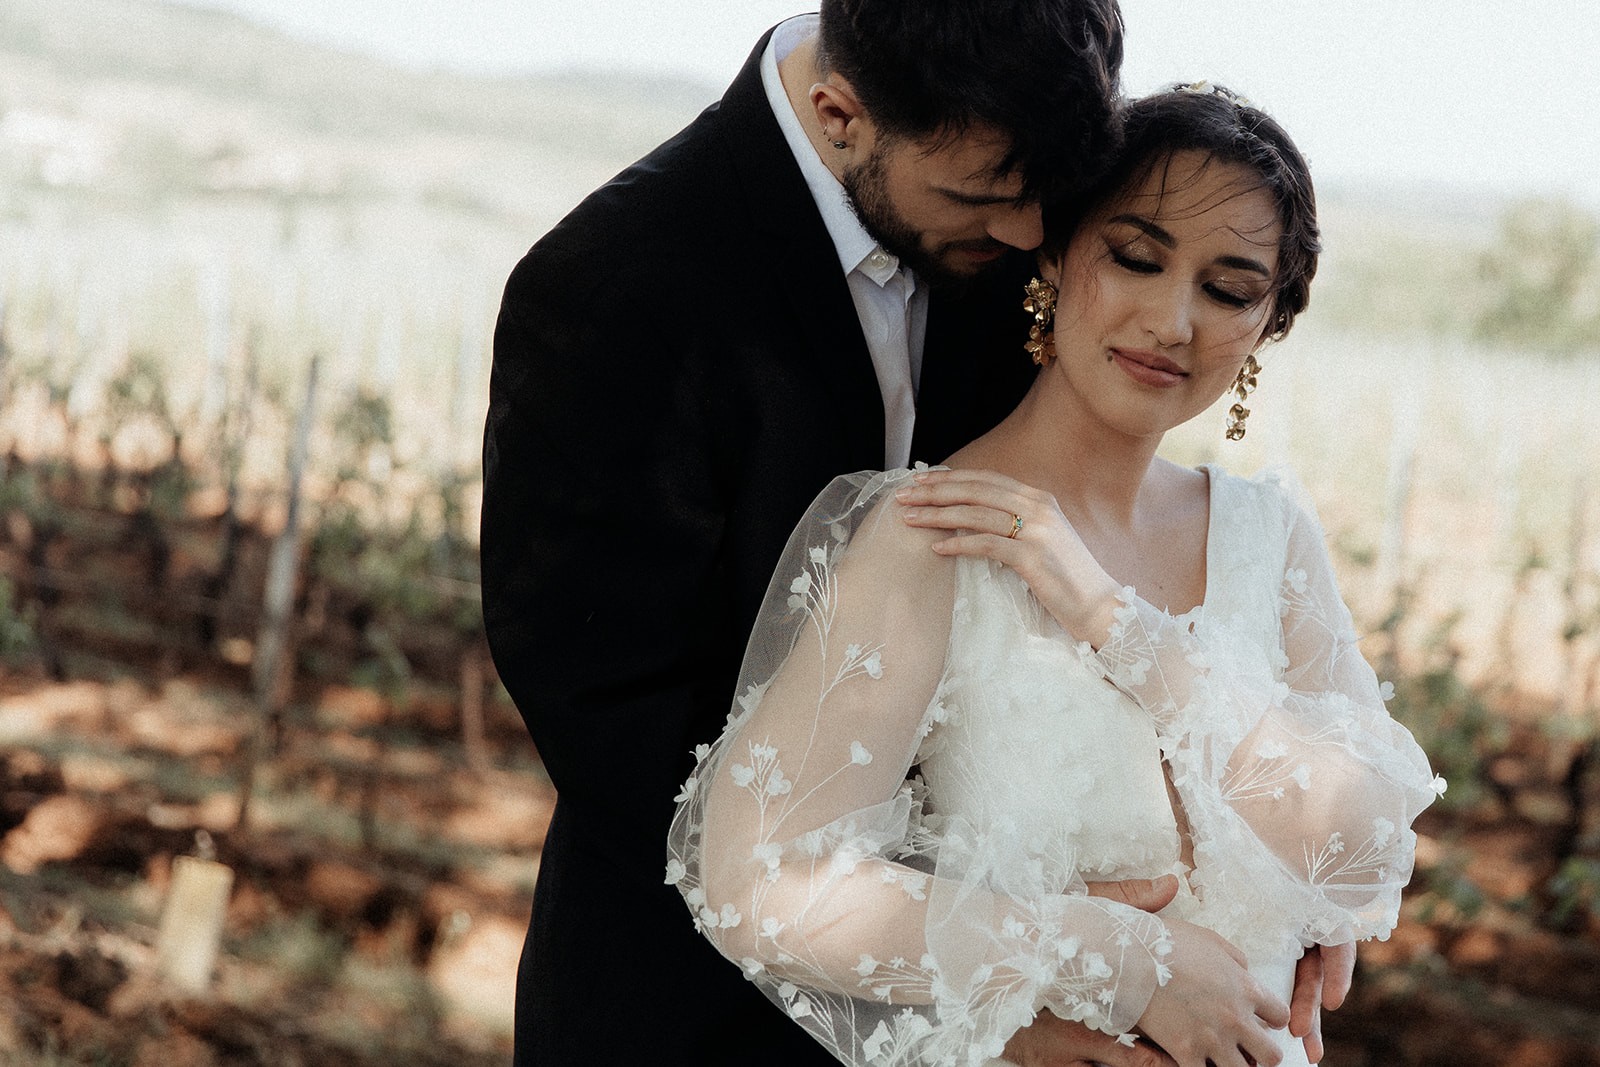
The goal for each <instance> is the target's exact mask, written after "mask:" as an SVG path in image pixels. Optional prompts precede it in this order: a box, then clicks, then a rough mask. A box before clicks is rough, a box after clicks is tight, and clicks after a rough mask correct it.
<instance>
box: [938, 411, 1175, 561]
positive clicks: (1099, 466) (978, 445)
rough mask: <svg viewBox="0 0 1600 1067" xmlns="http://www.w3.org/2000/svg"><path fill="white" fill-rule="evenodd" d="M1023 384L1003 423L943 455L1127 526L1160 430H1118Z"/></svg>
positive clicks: (1101, 521) (1101, 520)
mask: <svg viewBox="0 0 1600 1067" xmlns="http://www.w3.org/2000/svg"><path fill="white" fill-rule="evenodd" d="M1040 394H1041V390H1040V389H1038V388H1037V387H1036V388H1034V389H1032V390H1030V391H1029V392H1028V395H1027V396H1026V397H1024V398H1023V401H1022V403H1021V404H1019V405H1018V406H1017V408H1016V410H1015V411H1013V412H1012V413H1011V414H1010V415H1008V416H1007V417H1006V419H1005V421H1004V422H1002V423H1001V424H1000V425H999V426H996V427H995V428H994V429H993V430H990V431H989V432H988V433H986V434H984V435H983V436H982V437H980V438H978V439H977V440H976V441H974V442H972V443H971V444H970V445H968V446H966V447H965V448H963V449H961V451H959V452H957V453H956V454H955V455H954V456H952V457H951V458H950V463H951V465H952V466H958V467H990V468H993V469H995V470H999V471H1000V472H1001V473H1003V474H1007V475H1009V476H1011V477H1013V478H1016V479H1017V480H1018V481H1021V482H1024V483H1026V484H1027V485H1031V486H1033V487H1034V488H1036V489H1043V490H1044V491H1046V492H1048V493H1050V494H1052V495H1053V496H1054V497H1055V498H1056V500H1057V502H1058V503H1059V504H1060V505H1061V508H1062V510H1063V511H1064V512H1066V514H1067V517H1068V518H1070V519H1073V520H1074V521H1076V522H1083V521H1090V522H1093V523H1095V524H1096V525H1100V526H1106V527H1110V526H1116V527H1121V528H1123V529H1128V530H1131V529H1132V528H1133V526H1134V523H1135V512H1136V509H1137V504H1138V501H1139V498H1140V492H1141V489H1142V488H1143V487H1144V485H1145V480H1146V478H1147V476H1148V475H1149V473H1150V469H1151V464H1152V462H1153V461H1154V459H1155V455H1156V449H1157V448H1158V447H1159V446H1160V444H1161V436H1160V435H1156V436H1154V437H1130V436H1128V435H1126V434H1121V433H1117V432H1116V431H1114V430H1112V429H1110V428H1109V427H1107V426H1105V425H1104V424H1102V423H1100V422H1098V421H1097V420H1095V419H1094V418H1093V417H1092V416H1090V415H1089V414H1088V413H1087V412H1082V411H1077V412H1067V411H1063V410H1062V405H1061V404H1060V403H1059V398H1053V399H1050V400H1047V399H1046V398H1044V397H1042V396H1041V395H1040Z"/></svg>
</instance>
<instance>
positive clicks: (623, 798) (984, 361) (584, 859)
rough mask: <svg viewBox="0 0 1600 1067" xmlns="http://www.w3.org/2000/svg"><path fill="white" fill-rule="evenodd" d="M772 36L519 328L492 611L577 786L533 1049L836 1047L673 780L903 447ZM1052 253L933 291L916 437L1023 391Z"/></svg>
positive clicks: (496, 458)
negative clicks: (763, 625) (681, 831)
mask: <svg viewBox="0 0 1600 1067" xmlns="http://www.w3.org/2000/svg"><path fill="white" fill-rule="evenodd" d="M769 36H770V34H769ZM765 47H766V39H765V38H764V39H763V40H762V41H761V43H760V44H759V45H758V46H757V48H756V50H755V52H754V53H753V54H752V56H751V58H750V60H749V62H748V63H747V64H746V65H745V67H744V69H743V70H742V71H741V72H740V74H739V76H738V78H737V79H736V80H735V81H734V83H733V84H732V86H731V87H730V88H729V89H728V91H727V94H726V95H725V96H724V97H723V98H722V100H721V101H720V102H719V103H717V104H714V105H713V106H712V107H710V108H709V109H707V110H706V111H705V112H704V113H703V114H702V115H700V117H699V118H697V119H696V120H695V121H694V122H693V123H692V124H691V125H690V126H689V127H688V128H687V129H685V130H684V131H683V132H682V133H680V134H679V135H678V136H676V137H674V138H673V139H672V140H671V141H668V142H667V143H666V144H664V145H662V146H661V147H660V148H658V149H657V150H655V151H654V152H652V153H651V154H650V155H649V156H647V157H646V158H645V159H643V160H641V161H639V162H638V163H636V164H635V165H634V166H632V167H630V168H629V169H628V170H626V171H624V172H623V173H622V174H620V175H618V176H617V177H616V178H614V179H613V180H612V181H610V182H609V183H607V184H606V185H605V186H604V187H602V188H601V189H599V190H598V191H597V192H595V193H594V194H592V195H591V196H590V197H589V198H588V199H587V200H585V201H584V202H583V203H582V204H581V205H579V207H577V208H576V209H575V210H574V211H573V212H572V213H571V214H570V215H569V216H567V218H566V219H564V220H563V221H562V222H561V223H560V224H559V225H557V226H556V228H555V229H554V230H552V231H551V232H550V233H549V234H547V235H546V236H545V237H544V238H543V239H541V240H540V241H539V242H538V244H536V245H535V246H534V247H533V248H532V250H531V251H529V253H528V254H527V256H526V257H525V258H524V259H523V260H522V262H521V263H520V264H519V265H518V266H517V268H516V270H515V271H514V272H513V273H512V275H511V278H510V280H509V282H508V284H507V286H506V292H505V299H504V303H503V305H502V307H501V311H500V318H499V322H498V325H497V327H496V331H495V353H494V372H493V379H492V385H491V394H490V404H489V415H488V424H487V430H486V434H485V441H484V504H483V528H482V559H483V591H484V598H483V599H484V617H485V621H486V623H487V626H488V634H489V640H490V645H491V647H492V649H493V652H494V658H495V665H496V667H497V668H498V669H499V672H500V675H501V677H502V678H503V679H504V681H505V684H506V686H507V688H508V689H509V691H510V693H511V696H512V697H513V698H514V699H515V701H516V704H517V707H518V708H519V709H521V712H522V715H523V717H524V719H525V720H526V722H527V725H528V731H529V733H530V734H531V735H532V737H533V740H534V743H535V744H536V745H537V747H538V749H539V753H540V755H541V756H542V758H543V760H544V763H545V766H546V768H547V769H548V771H549V774H550V777H551V779H552V781H553V782H554V783H555V786H556V788H557V790H558V793H559V799H558V801H557V805H556V811H555V817H554V820H553V822H552V824H551V827H550V833H549V837H548V839H547V840H546V842H545V846H544V852H543V856H542V860H541V865H540V871H539V879H538V885H537V888H536V890H535V894H534V907H533V920H532V924H531V926H530V929H529V934H528V939H527V942H526V946H525V949H524V953H523V958H522V966H521V969H520V972H519V974H518V980H517V1036H516V1043H517V1059H516V1062H517V1063H518V1064H534V1063H537V1064H540V1065H557V1067H565V1065H568V1064H574V1065H576V1064H585V1065H587V1064H632V1063H639V1064H650V1065H652V1067H663V1065H673V1067H675V1065H683V1067H689V1065H693V1067H707V1065H714V1064H748V1063H753V1062H756V1061H757V1060H765V1061H766V1062H770V1063H778V1064H797V1065H803V1064H808V1063H815V1064H825V1063H830V1062H832V1061H831V1058H829V1057H828V1056H827V1055H826V1054H825V1053H824V1052H823V1051H822V1049H821V1047H820V1046H818V1045H816V1044H815V1043H814V1042H813V1041H812V1040H811V1039H810V1038H809V1037H807V1036H806V1035H805V1034H804V1033H803V1032H802V1031H801V1030H800V1029H799V1028H798V1027H797V1026H795V1025H794V1024H793V1023H791V1022H789V1021H788V1020H787V1019H786V1018H785V1017H784V1016H783V1014H782V1013H781V1012H780V1011H779V1010H778V1009H776V1008H775V1007H773V1006H772V1005H771V1004H770V1003H769V1002H768V1001H767V1000H766V998H765V997H764V996H762V994H761V993H760V992H759V991H758V990H757V989H756V988H755V987H754V986H753V985H751V984H750V983H748V982H747V981H746V980H745V979H744V978H743V976H742V974H741V973H740V971H739V969H738V967H736V966H735V965H734V964H732V963H729V962H728V961H726V960H724V959H723V958H722V957H721V956H719V955H718V954H717V953H716V951H715V950H714V949H712V948H711V946H710V944H709V943H708V942H706V941H705V940H704V939H703V938H701V937H700V936H699V935H698V934H696V933H695V932H694V930H693V927H692V925H691V922H690V916H689V913H688V910H687V908H686V907H685V906H684V904H683V901H682V899H681V898H680V896H679V894H678V892H677V890H676V889H673V888H671V887H668V886H666V885H664V884H663V872H664V868H665V863H666V832H667V826H668V823H669V821H670V819H671V815H672V811H673V807H674V804H673V797H674V795H675V794H676V793H677V791H678V787H679V785H680V783H681V782H682V781H683V779H684V778H685V777H687V775H688V773H689V771H690V768H691V767H692V765H693V758H692V756H691V750H692V749H693V747H694V746H695V744H697V743H699V742H709V741H711V740H713V739H714V738H715V737H716V735H717V734H718V732H719V731H720V729H721V727H722V725H723V721H724V718H725V716H726V715H727V712H728V709H729V707H730V704H731V700H732V697H733V693H732V689H733V683H734V679H735V677H736V675H737V673H738V667H739V662H740V658H741V656H742V655H743V651H744V646H745V641H746V637H747V634H748V632H749V628H750V625H751V623H752V621H753V619H754V616H755V612H756V609H757V607H758V605H759V604H760V601H761V598H762V595H763V594H764V592H765V590H766V587H767V584H768V582H769V580H770V578H771V574H772V568H773V566H774V564H775V563H776V561H777V558H778V556H779V554H780V553H781V551H782V549H783V546H784V544H785V542H786V540H787V539H788V536H789V533H790V531H791V529H792V527H793V525H794V523H795V522H796V521H797V520H798V519H799V517H800V515H801V513H802V512H803V511H804V510H805V507H806V505H807V504H809V503H810V501H811V500H812V498H813V497H814V496H815V495H816V493H817V492H818V491H819V490H821V489H822V487H823V486H824V485H826V484H827V483H828V481H829V480H830V479H831V478H832V477H834V476H835V475H837V474H840V473H844V472H847V471H854V470H861V469H869V468H873V469H875V468H881V467H882V466H883V464H884V454H883V444H884V422H883V404H882V398H881V396H880V394H879V390H878V385H877V379H876V376H875V374H874V371H873V367H872V362H871V359H870V357H869V355H868V353H867V349H866V344H865V342H864V340H863V339H862V334H861V328H860V324H859V322H858V321H857V318H856V313H855V308H854V305H853V304H852V303H851V300H850V295H849V291H848V288H847V285H846V282H845V279H844V276H843V275H842V273H841V271H840V267H839V261H838V256H837V253H836V252H835V251H834V248H833V245H832V243H831V241H830V239H829V237H828V234H827V231H826V229H825V228H824V226H823V224H822V220H821V217H820V216H819V214H818V212H817V210H816V206H815V204H814V202H813V201H812V198H811V195H810V193H809V192H808V190H807V188H806V185H805V182H804V180H803V178H802V177H801V174H800V171H799V168H798V167H797V166H796V164H795V162H794V158H793V156H792V155H791V153H790V151H789V149H788V147H787V144H786V143H785V141H784V139H783V135H782V133H781V131H780V130H779V127H778V125H777V122H776V120H775V119H774V118H773V115H772V112H771V109H770V107H769V105H768V102H767V99H766V96H765V94H764V92H763V89H762V85H761V75H760V56H761V54H762V51H763V50H764V49H765ZM1026 259H1027V257H1018V259H1017V261H1016V262H1013V263H1010V264H1008V265H1007V266H1006V268H1005V269H1003V270H1001V271H999V272H997V275H996V276H995V277H994V278H991V279H988V280H986V281H985V282H983V283H982V284H978V285H975V286H973V287H971V288H970V289H966V290H963V291H962V292H961V293H960V294H945V293H940V292H936V293H934V294H933V297H932V299H931V301H930V307H929V320H928V331H927V344H926V350H925V353H924V364H923V378H922V384H921V388H920V395H919V403H918V418H917V429H916V436H915V441H914V445H913V447H914V453H913V454H914V458H917V459H925V460H928V461H930V462H937V461H939V460H940V459H942V458H944V457H945V456H946V455H948V454H949V453H950V452H952V451H954V450H955V449H956V448H957V447H959V446H960V445H961V444H963V443H965V442H966V441H968V440H970V439H971V438H973V437H975V436H977V435H978V434H980V433H982V432H983V431H985V430H987V429H988V428H989V427H991V426H992V425H993V424H994V423H996V422H997V421H999V419H1000V418H1001V417H1003V416H1004V414H1005V413H1006V412H1007V411H1009V410H1010V408H1011V407H1012V406H1013V405H1014V404H1015V403H1016V401H1017V400H1018V399H1019V398H1020V396H1021V394H1022V392H1023V391H1024V390H1025V388H1026V385H1027V382H1028V381H1029V380H1030V378H1031V372H1032V368H1031V366H1030V365H1029V364H1028V362H1027V359H1026V356H1025V354H1024V353H1023V350H1022V342H1023V339H1024V337H1025V333H1026V317H1025V316H1024V315H1023V314H1022V312H1021V311H1020V310H1019V309H1020V301H1021V293H1022V286H1021V282H1022V280H1023V279H1025V277H1026V274H1025V273H1019V272H1025V271H1026V269H1027V267H1028V263H1027V262H1026Z"/></svg>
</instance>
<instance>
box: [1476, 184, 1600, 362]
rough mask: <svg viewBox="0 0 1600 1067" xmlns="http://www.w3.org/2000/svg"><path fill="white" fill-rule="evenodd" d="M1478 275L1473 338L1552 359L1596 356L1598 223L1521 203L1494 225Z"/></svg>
mask: <svg viewBox="0 0 1600 1067" xmlns="http://www.w3.org/2000/svg"><path fill="white" fill-rule="evenodd" d="M1480 273H1481V277H1482V279H1483V281H1484V282H1485V284H1486V285H1487V288H1488V292H1487V298H1486V300H1485V305H1484V310H1483V311H1482V312H1481V313H1480V314H1479V315H1478V320H1477V323H1476V329H1475V332H1476V333H1477V335H1478V337H1480V338H1482V339H1483V340H1486V341H1496V342H1502V343H1510V344H1517V345H1527V346H1531V347H1536V348H1541V349H1544V350H1547V351H1554V352H1577V351H1581V350H1600V220H1597V219H1596V218H1595V217H1594V216H1593V215H1591V214H1589V213H1588V212H1586V211H1584V210H1583V209H1581V208H1579V207H1578V206H1577V205H1575V204H1572V203H1570V202H1567V201H1563V200H1547V199H1541V200H1527V201H1523V202H1522V203H1519V204H1516V205H1514V206H1513V207H1511V208H1510V209H1509V210H1507V211H1506V213H1505V214H1504V215H1503V216H1502V217H1501V219H1500V227H1499V234H1498V237H1497V241H1496V243H1495V245H1494V246H1493V247H1492V248H1490V249H1489V250H1488V251H1486V252H1485V253H1484V254H1483V258H1482V260H1481V263H1480Z"/></svg>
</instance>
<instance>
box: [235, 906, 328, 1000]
mask: <svg viewBox="0 0 1600 1067" xmlns="http://www.w3.org/2000/svg"><path fill="white" fill-rule="evenodd" d="M238 954H239V956H240V957H241V958H243V959H247V960H255V961H258V962H260V963H265V964H268V965H269V966H271V967H272V969H273V970H275V971H277V972H279V973H281V974H286V975H288V976H289V977H290V978H291V979H292V980H293V981H295V982H297V983H300V984H303V985H308V986H313V987H318V988H326V987H328V986H331V985H332V984H333V983H334V981H335V980H336V979H337V978H338V977H339V972H340V971H341V970H342V969H343V968H344V962H345V939H344V938H343V937H342V936H341V935H339V934H337V933H334V932H333V931H330V930H327V929H325V928H324V927H323V925H322V923H320V922H319V921H318V920H317V917H316V915H315V914H313V913H311V912H300V913H299V914H296V915H293V916H287V917H282V918H274V919H272V920H270V921H269V922H267V923H266V924H264V925H263V926H262V927H261V928H260V929H259V930H257V931H256V932H255V933H253V934H251V935H250V936H249V937H248V938H247V939H246V940H245V941H244V943H243V944H241V945H240V946H239V948H238Z"/></svg>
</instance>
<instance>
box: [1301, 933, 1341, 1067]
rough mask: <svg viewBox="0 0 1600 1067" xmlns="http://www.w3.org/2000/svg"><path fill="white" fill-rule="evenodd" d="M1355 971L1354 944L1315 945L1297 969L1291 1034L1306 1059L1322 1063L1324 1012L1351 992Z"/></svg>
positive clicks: (1332, 1007)
mask: <svg viewBox="0 0 1600 1067" xmlns="http://www.w3.org/2000/svg"><path fill="white" fill-rule="evenodd" d="M1355 970H1356V946H1355V943H1354V942H1350V943H1347V944H1343V945H1312V946H1311V947H1310V948H1308V949H1306V954H1305V955H1304V956H1301V957H1300V962H1299V963H1297V964H1295V968H1294V996H1293V997H1292V998H1291V999H1290V1001H1289V1032H1290V1033H1291V1034H1293V1035H1294V1036H1295V1037H1298V1038H1300V1039H1301V1040H1302V1041H1303V1042H1304V1043H1305V1046H1306V1059H1308V1060H1310V1061H1311V1062H1312V1063H1317V1062H1318V1061H1320V1060H1321V1059H1322V1053H1323V1046H1322V1009H1324V1008H1326V1009H1327V1010H1328V1011H1334V1010H1336V1009H1337V1008H1338V1007H1339V1005H1341V1004H1343V1003H1344V998H1345V997H1346V996H1347V995H1348V994H1349V992H1350V980H1351V978H1353V977H1354V975H1355Z"/></svg>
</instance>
